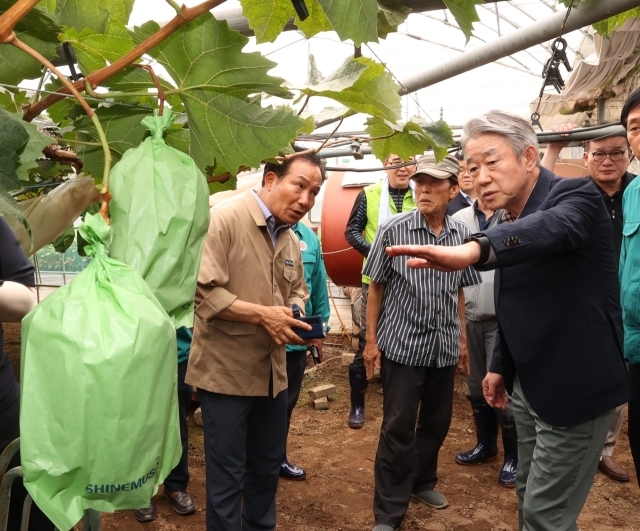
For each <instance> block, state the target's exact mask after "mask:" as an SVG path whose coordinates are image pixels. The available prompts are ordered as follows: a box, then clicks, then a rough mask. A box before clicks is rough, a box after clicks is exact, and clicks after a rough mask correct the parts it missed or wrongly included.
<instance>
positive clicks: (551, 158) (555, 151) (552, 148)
mask: <svg viewBox="0 0 640 531" xmlns="http://www.w3.org/2000/svg"><path fill="white" fill-rule="evenodd" d="M577 128H578V126H577V125H575V124H561V125H556V126H555V127H552V128H551V130H552V131H555V132H556V133H561V132H563V131H571V130H573V129H577ZM568 145H569V143H568V142H551V143H549V144H548V145H547V149H546V150H545V152H544V157H542V160H541V161H540V165H541V166H542V167H543V168H546V169H547V170H549V171H553V168H554V167H555V165H556V162H557V160H558V156H559V155H560V152H561V151H562V149H563V148H565V147H567V146H568Z"/></svg>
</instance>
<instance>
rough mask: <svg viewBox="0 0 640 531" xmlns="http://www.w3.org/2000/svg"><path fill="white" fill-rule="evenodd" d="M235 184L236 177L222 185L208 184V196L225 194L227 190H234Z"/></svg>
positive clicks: (236, 182)
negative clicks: (219, 193)
mask: <svg viewBox="0 0 640 531" xmlns="http://www.w3.org/2000/svg"><path fill="white" fill-rule="evenodd" d="M237 184H238V178H237V177H231V179H229V180H228V181H226V182H223V183H209V195H212V194H215V193H218V192H226V191H227V190H235V189H236V185H237Z"/></svg>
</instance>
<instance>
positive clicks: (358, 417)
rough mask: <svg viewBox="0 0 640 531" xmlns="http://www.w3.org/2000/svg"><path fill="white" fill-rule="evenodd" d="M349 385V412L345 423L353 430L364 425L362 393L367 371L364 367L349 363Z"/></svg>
mask: <svg viewBox="0 0 640 531" xmlns="http://www.w3.org/2000/svg"><path fill="white" fill-rule="evenodd" d="M349 385H350V386H351V412H350V413H349V419H348V420H347V424H349V427H350V428H353V429H355V430H357V429H359V428H362V426H364V395H365V394H366V393H367V386H368V385H369V382H368V381H367V372H366V371H365V368H364V367H354V366H353V364H350V365H349Z"/></svg>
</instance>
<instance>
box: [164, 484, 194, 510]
mask: <svg viewBox="0 0 640 531" xmlns="http://www.w3.org/2000/svg"><path fill="white" fill-rule="evenodd" d="M162 495H163V496H164V497H165V498H166V499H167V500H169V501H170V502H171V505H173V510H174V511H175V512H177V513H178V514H181V515H183V516H184V515H187V514H192V513H195V512H196V502H195V501H193V498H192V497H191V494H189V493H188V492H187V491H186V490H179V491H177V492H174V491H172V490H169V489H167V488H165V489H164V492H163V493H162Z"/></svg>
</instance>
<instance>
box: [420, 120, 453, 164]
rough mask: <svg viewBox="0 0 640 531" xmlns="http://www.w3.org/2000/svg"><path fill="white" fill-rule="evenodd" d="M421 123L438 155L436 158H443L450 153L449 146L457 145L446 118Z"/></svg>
mask: <svg viewBox="0 0 640 531" xmlns="http://www.w3.org/2000/svg"><path fill="white" fill-rule="evenodd" d="M421 125H422V127H423V128H424V130H425V133H426V134H427V136H428V137H429V144H430V145H431V149H433V152H434V153H435V155H436V160H438V161H440V160H442V159H443V158H444V157H445V156H446V155H447V153H448V150H447V148H450V147H452V146H453V145H455V141H454V140H453V132H452V131H451V128H450V127H449V125H448V124H447V122H445V121H444V120H438V121H436V122H428V123H422V124H421Z"/></svg>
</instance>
